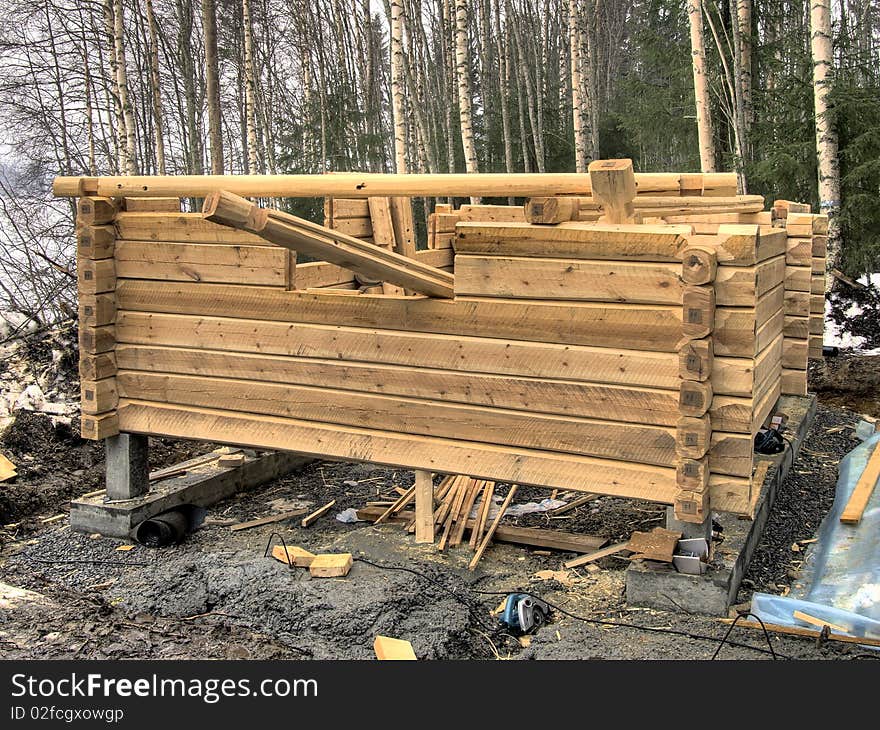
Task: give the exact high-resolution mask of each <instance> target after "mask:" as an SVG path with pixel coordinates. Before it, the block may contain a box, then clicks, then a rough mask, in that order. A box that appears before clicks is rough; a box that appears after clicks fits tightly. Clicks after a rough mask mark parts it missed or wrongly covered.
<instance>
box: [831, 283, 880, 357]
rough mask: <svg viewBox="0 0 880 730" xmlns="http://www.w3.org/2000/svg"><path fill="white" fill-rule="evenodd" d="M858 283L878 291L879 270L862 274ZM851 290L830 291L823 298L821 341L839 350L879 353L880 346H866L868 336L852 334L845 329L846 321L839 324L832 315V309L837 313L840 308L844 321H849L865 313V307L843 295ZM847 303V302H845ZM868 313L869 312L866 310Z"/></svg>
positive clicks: (863, 353) (867, 353) (879, 289)
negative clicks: (823, 324) (822, 334)
mask: <svg viewBox="0 0 880 730" xmlns="http://www.w3.org/2000/svg"><path fill="white" fill-rule="evenodd" d="M858 282H859V283H860V284H864V285H865V286H867V287H870V288H871V289H873V290H874V291H880V272H878V273H874V274H870V275H863V276H860V277H859V279H858ZM850 292H851V290H850V289H849V288H848V287H847V288H845V289H844V290H842V291H837V292H833V293H831V294H830V295H829V296H828V297H827V298H826V300H825V335H824V338H823V343H824V345H825V346H826V347H839V348H840V349H841V350H849V351H851V352H857V353H858V354H860V355H880V347H867V344H868V338H866V337H864V336H861V335H854V334H852V333H851V332H848V331H847V330H846V322H841V323H840V324H838V323H837V321H835V317H833V316H832V310H837V312H838V319H839V313H840V311H841V310H842V312H843V315H844V317H845V318H846V321H847V322H848V321H851V320H853V319H855V318H857V317H863V316H865V314H866V308H865V306H863V305H862V304H860V303H858V302H857V301H850V300H849V298H848V297H846V296H845V295H847V294H849V293H850ZM847 303H848V304H847ZM868 313H869V314H870V312H868Z"/></svg>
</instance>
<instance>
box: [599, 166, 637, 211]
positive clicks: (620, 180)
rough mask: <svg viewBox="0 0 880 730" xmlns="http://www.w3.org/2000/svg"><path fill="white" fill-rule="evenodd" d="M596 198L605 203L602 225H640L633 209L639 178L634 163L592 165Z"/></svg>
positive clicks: (603, 204) (603, 205)
mask: <svg viewBox="0 0 880 730" xmlns="http://www.w3.org/2000/svg"><path fill="white" fill-rule="evenodd" d="M589 172H590V184H591V185H592V188H593V198H595V199H596V200H597V201H599V202H600V203H601V204H602V211H603V214H602V217H601V218H600V219H599V221H600V222H602V223H614V224H621V223H639V222H641V220H640V216H639V215H638V214H637V213H636V211H635V208H634V207H633V200H634V199H635V197H636V176H635V174H634V173H633V165H632V160H595V161H593V162H591V163H590V166H589Z"/></svg>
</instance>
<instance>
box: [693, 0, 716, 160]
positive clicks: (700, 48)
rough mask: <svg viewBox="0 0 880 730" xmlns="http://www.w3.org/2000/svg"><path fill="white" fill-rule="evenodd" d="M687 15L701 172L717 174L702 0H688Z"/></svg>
mask: <svg viewBox="0 0 880 730" xmlns="http://www.w3.org/2000/svg"><path fill="white" fill-rule="evenodd" d="M687 13H688V21H689V23H690V30H691V56H692V58H693V64H692V66H693V72H694V98H695V100H696V108H697V137H698V139H699V144H700V170H701V171H702V172H715V146H714V142H713V133H712V114H711V112H710V109H709V85H708V83H707V81H706V47H705V44H704V43H703V11H702V8H701V5H700V0H687Z"/></svg>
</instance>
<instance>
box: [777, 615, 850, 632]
mask: <svg viewBox="0 0 880 730" xmlns="http://www.w3.org/2000/svg"><path fill="white" fill-rule="evenodd" d="M791 615H792V618H795V619H797V620H798V621H803V622H804V623H805V624H810V625H811V626H816V627H818V628H819V630H820V631H821V630H823V629H824V628H825V627H826V626H827V627H828V630H829V631H836V632H837V633H839V634H848V633H850V630H849V629H848V628H847V627H846V626H840V625H839V624H833V623H831V622H830V621H826V620H825V619H824V618H818V617H817V616H812V615H810V614H809V613H806V612H804V611H794V612H793V613H792V614H791Z"/></svg>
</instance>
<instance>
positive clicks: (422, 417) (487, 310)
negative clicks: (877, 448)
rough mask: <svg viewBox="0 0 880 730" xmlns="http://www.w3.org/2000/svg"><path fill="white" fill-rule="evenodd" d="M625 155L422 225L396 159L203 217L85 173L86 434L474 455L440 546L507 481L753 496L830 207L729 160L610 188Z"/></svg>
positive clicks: (447, 458) (385, 453)
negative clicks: (309, 205)
mask: <svg viewBox="0 0 880 730" xmlns="http://www.w3.org/2000/svg"><path fill="white" fill-rule="evenodd" d="M618 167H619V166H616V165H615V166H612V167H608V168H607V169H604V168H603V169H596V170H595V171H594V172H595V174H592V173H591V175H592V178H593V179H592V180H591V179H590V178H589V177H587V176H584V180H586V181H588V182H589V183H590V184H589V185H587V186H585V188H586V192H591V193H592V195H591V197H589V198H586V197H583V196H582V197H579V198H571V197H568V198H566V197H562V196H559V199H558V200H555V201H551V200H550V196H545V197H544V198H542V199H541V201H540V213H539V206H538V201H537V199H532V200H529V201H527V203H526V205H525V206H488V205H465V206H462V207H461V208H459V209H457V210H454V211H453V210H452V208H451V207H448V206H447V207H442V206H441V207H438V208H437V210H436V212H435V213H433V214H432V216H431V218H430V219H429V221H428V223H429V226H428V233H429V248H428V249H427V250H417V249H416V246H415V239H414V236H413V230H414V226H413V222H412V209H411V207H410V200H409V198H407V197H395V196H389V195H386V194H385V190H386V188H385V187H384V183H382V184H381V185H379V183H381V182H382V181H381V180H379V181H378V183H377V189H381V190H382V193H381V194H382V197H378V196H363V195H359V194H357V195H352V194H349V195H350V197H349V195H344V196H339V197H330V198H328V200H327V203H326V206H325V218H326V220H325V224H326V225H325V226H319V225H317V224H314V223H309V222H308V221H303V220H302V219H298V218H296V217H294V216H289V215H287V214H284V213H280V212H278V211H266V210H262V209H260V208H257V207H256V206H253V205H251V204H250V203H246V202H245V203H241V202H240V201H242V199H241V198H238V196H234V195H230V196H226V198H225V199H226V200H227V201H228V202H230V207H227V208H224V211H225V212H224V213H223V215H215V214H216V210H215V212H213V213H212V212H211V211H210V210H209V211H208V214H207V216H203V215H201V214H196V213H181V212H180V209H179V201H178V199H176V198H174V199H170V200H168V199H167V198H158V197H154V198H150V197H145V196H143V195H141V194H138V197H132V198H125V199H110V198H100V197H96V196H95V195H94V192H95V191H101V190H106V189H107V184H106V183H104V182H102V181H104V180H105V179H104V178H99V179H97V182H92V179H90V178H84V179H82V180H81V181H80V182H79V183H78V184H77V187H76V188H75V189H76V190H77V191H79V192H80V193H82V192H87V193H91V194H87V195H82V196H81V197H80V200H79V210H80V212H79V216H78V241H79V269H80V271H79V283H80V294H81V301H80V326H81V329H80V337H81V351H82V353H83V357H82V363H81V372H82V378H83V412H84V419H83V434H84V435H85V436H87V437H89V438H103V437H106V436H109V435H113V434H114V433H117V432H119V431H120V430H122V431H131V432H140V433H150V434H156V435H166V436H171V437H180V438H196V439H205V440H210V441H215V442H225V443H231V444H237V445H243V446H254V447H258V448H269V449H284V450H291V451H298V452H302V453H306V454H313V455H315V456H319V457H326V458H331V459H346V460H360V461H371V462H376V463H381V464H386V465H389V466H394V467H400V468H406V469H416V470H427V471H430V472H434V473H443V474H453V475H455V474H468V475H470V476H469V477H459V478H454V479H453V482H454V483H455V484H456V485H457V486H456V487H455V489H454V490H453V487H452V486H451V483H450V486H449V489H448V491H447V492H446V494H444V498H445V497H446V496H448V495H450V494H451V495H452V496H449V499H450V500H454V499H456V498H457V497H458V495H459V494H461V500H460V502H459V503H458V511H454V510H453V507H454V502H453V503H451V504H450V505H449V507H448V509H447V511H446V514H444V520H448V522H446V521H444V522H443V523H442V531H441V532H440V539H441V540H442V539H443V532H444V531H446V529H447V527H448V535H447V536H446V541H445V542H444V547H445V546H446V545H447V544H449V545H452V544H454V543H453V541H454V540H456V539H458V540H461V539H462V536H463V535H462V534H460V533H464V532H467V530H468V529H469V528H468V526H467V521H466V520H465V519H464V517H463V511H464V509H465V506H466V505H467V503H468V500H469V499H470V498H471V497H473V499H474V501H478V500H479V499H480V498H481V497H480V495H482V494H484V493H485V491H486V489H487V487H486V484H489V483H493V482H496V481H497V482H505V483H515V484H522V485H535V486H544V487H550V488H561V489H570V490H576V491H581V492H588V493H596V494H609V495H615V496H622V497H630V498H640V499H649V500H654V501H658V502H663V503H666V504H674V505H676V509H677V511H678V513H679V515H680V516H684V517H685V518H689V519H692V520H699V519H701V516H702V515H703V514H705V512H706V511H707V510H708V509H710V508H711V509H715V510H718V511H730V512H734V513H738V514H749V513H750V512H751V509H752V501H753V498H754V496H755V494H754V490H753V489H752V483H751V480H752V469H753V458H752V438H753V435H754V433H755V432H756V430H757V429H758V428H759V427H760V426H761V425H762V423H763V421H764V420H765V419H766V417H767V416H768V414H770V413H771V411H772V409H773V407H774V405H775V403H776V400H777V398H778V397H779V395H780V393H782V392H799V393H802V392H803V391H804V389H805V373H806V358H807V356H808V355H809V354H811V353H812V354H815V352H816V349H815V348H816V342H817V341H816V340H815V339H814V340H813V341H812V342H811V340H810V338H811V337H813V338H819V344H820V340H821V333H820V332H819V330H820V327H821V307H820V304H821V302H820V301H815V302H814V301H813V300H814V298H818V299H819V300H821V293H819V294H813V293H812V292H813V291H814V290H816V289H818V288H819V283H820V282H821V279H822V277H823V274H820V273H819V272H820V271H824V255H823V245H824V241H823V237H824V233H823V230H824V228H823V225H826V224H825V223H824V216H811V215H810V214H809V213H805V212H801V211H800V210H799V209H798V210H796V209H795V208H793V207H792V206H791V205H789V206H787V207H786V206H782V205H777V206H774V211H770V212H757V211H755V210H753V209H754V208H755V205H756V203H755V201H754V200H752V199H751V197H750V196H739V198H737V197H736V196H735V189H734V190H731V181H730V179H729V178H728V177H726V176H723V175H722V176H701V175H678V174H675V175H667V176H660V175H655V176H650V177H646V176H636V177H635V178H634V179H635V183H633V178H632V173H631V168H630V169H629V172H628V175H629V177H628V178H627V179H628V181H629V182H628V183H627V184H626V185H624V186H623V187H622V188H621V190H624V192H625V194H624V196H623V197H622V198H620V200H617V199H616V198H615V196H616V195H617V192H615V191H616V190H617V188H616V187H615V186H614V185H611V186H610V187H609V182H608V181H610V180H612V179H617V178H614V175H617V174H619V173H620V170H619V169H617V168H618ZM602 175H605V178H603V177H602ZM327 177H328V178H336V176H335V175H334V176H327ZM339 177H340V178H341V182H339V184H338V187H339V188H340V189H344V190H349V189H350V188H348V187H347V185H348V182H347V177H346V176H339ZM413 177H414V178H418V177H419V176H413ZM435 177H438V176H435ZM439 177H443V176H439ZM548 178H554V179H555V176H548ZM132 179H137V178H132ZM370 179H371V180H372V179H373V178H370ZM120 180H121V181H125V180H128V178H121V179H120ZM152 180H153V179H152V178H150V179H149V181H150V183H149V184H150V185H153V184H154V183H153V182H152ZM224 180H229V181H230V183H229V185H230V187H232V188H235V189H239V190H240V191H241V192H245V193H246V194H247V191H246V190H244V189H242V186H241V185H240V184H238V183H236V181H235V178H224ZM568 180H569V178H564V183H565V185H569V182H568ZM603 180H604V182H603ZM219 182H221V181H219V180H212V181H210V183H211V184H212V185H216V184H219ZM199 184H201V183H199ZM205 184H206V185H207V184H208V183H207V182H206V183H205ZM248 184H250V182H249V183H248ZM420 184H421V183H419V184H414V187H413V190H422V189H424V190H427V189H429V188H428V187H425V186H424V185H427V183H425V184H424V185H423V186H422V187H421V188H420V187H419V185H420ZM432 184H433V183H432ZM456 184H459V183H456ZM461 184H462V185H463V184H464V183H461ZM560 184H561V183H560ZM734 184H735V183H734ZM119 185H120V187H119V188H118V189H120V190H123V191H127V190H129V189H131V190H137V188H136V187H134V186H129V185H128V184H127V183H125V182H120V183H119ZM331 185H337V183H336V181H335V180H328V181H326V186H327V188H328V189H329V187H330V186H331ZM530 185H532V187H530V188H527V189H529V190H531V189H534V185H533V183H530ZM615 185H616V183H615ZM144 187H145V188H148V187H149V185H145V186H144ZM68 188H69V190H70V191H73V190H74V186H73V184H72V183H71V184H70V185H69V186H68V183H67V182H63V183H61V184H60V189H62V190H67V189H68ZM56 189H59V185H56ZM167 189H168V188H167V184H165V183H163V184H162V185H159V186H158V187H156V190H157V193H158V192H163V193H164V192H165V191H166V190H167ZM431 189H433V188H431ZM523 189H526V188H523ZM566 189H567V188H566ZM193 190H201V188H199V187H193V188H188V189H187V190H186V191H185V192H184V191H181V193H180V194H181V196H185V195H192V194H193V192H192V191H193ZM626 191H629V192H628V193H627V192H626ZM398 192H409V191H408V189H407V188H406V187H405V186H401V187H400V188H399V189H398ZM70 194H74V193H73V192H71V193H70ZM204 194H205V195H206V196H207V197H206V200H217V199H219V198H221V197H223V196H220V195H218V193H217V191H215V192H213V193H212V192H210V191H208V192H205V193H204ZM251 194H255V193H251ZM626 195H629V197H628V198H627V197H626ZM572 201H576V202H577V205H576V208H577V214H576V215H575V214H574V213H573V212H572V211H573V210H574V203H573V202H572ZM669 201H671V202H669ZM706 201H711V202H709V203H707V202H706ZM554 206H555V209H554ZM551 209H554V210H551ZM566 211H567V212H566ZM719 211H721V212H719ZM582 213H583V215H585V216H587V214H589V215H588V216H587V217H588V218H589V219H588V220H584V219H582ZM594 214H595V215H594ZM212 216H215V217H216V220H217V221H220V220H221V219H222V223H221V222H215V220H211V217H212ZM538 219H540V220H541V221H542V222H540V223H535V222H532V221H533V220H538ZM557 221H559V222H557ZM639 221H641V222H639ZM780 224H782V225H781V226H780ZM808 229H809V230H808ZM807 242H808V243H807ZM297 252H299V253H300V256H301V257H302V255H303V254H305V253H308V255H309V256H311V257H319V258H323V259H325V260H321V261H309V262H306V263H303V262H297ZM331 261H332V262H333V263H330V262H331ZM811 310H818V311H811ZM811 314H812V315H813V319H811ZM811 344H812V349H811ZM456 479H458V481H456ZM461 480H467V481H466V484H467V486H466V487H465V486H462V485H463V484H465V482H464V481H461ZM478 484H481V485H482V486H481V487H480V490H481V491H480V492H479V494H478V493H476V491H475V490H477V486H476V485H478ZM472 493H473V494H472ZM440 508H441V507H440V505H438V509H440ZM469 509H473V503H472V504H471V507H470V508H469ZM399 513H402V508H401V510H399ZM395 516H396V515H395ZM413 519H415V518H414V517H413ZM463 525H464V527H462V526H463ZM437 528H438V530H439V529H440V525H437ZM500 529H501V530H502V531H503V529H504V528H503V526H501V528H500ZM483 537H485V535H484V536H483ZM496 537H497V535H496ZM476 539H477V541H479V539H480V537H479V536H478V537H477V538H476Z"/></svg>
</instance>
